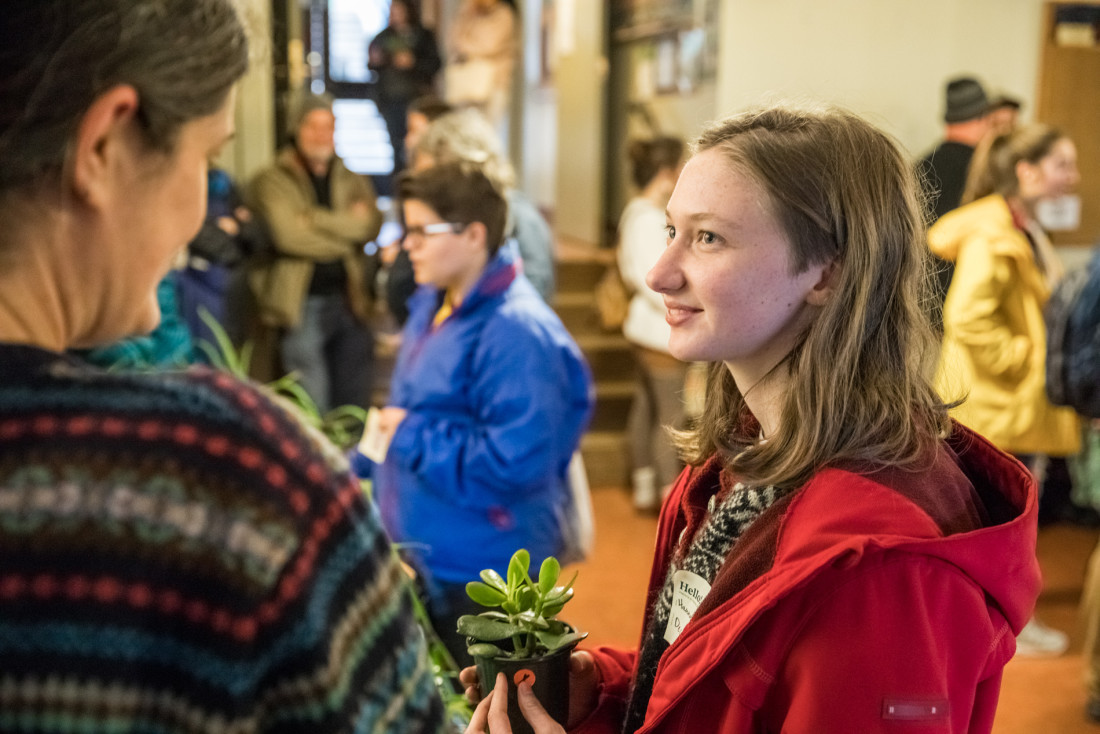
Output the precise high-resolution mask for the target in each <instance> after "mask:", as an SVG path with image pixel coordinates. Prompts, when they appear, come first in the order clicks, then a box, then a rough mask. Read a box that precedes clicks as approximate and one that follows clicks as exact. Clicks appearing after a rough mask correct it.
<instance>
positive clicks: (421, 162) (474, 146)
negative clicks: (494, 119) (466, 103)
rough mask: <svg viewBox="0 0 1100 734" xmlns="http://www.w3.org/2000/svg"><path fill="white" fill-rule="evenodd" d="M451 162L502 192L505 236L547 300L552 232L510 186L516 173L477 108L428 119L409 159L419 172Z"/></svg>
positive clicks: (551, 284) (551, 286) (551, 282)
mask: <svg viewBox="0 0 1100 734" xmlns="http://www.w3.org/2000/svg"><path fill="white" fill-rule="evenodd" d="M456 161H458V162H466V163H470V164H473V165H475V166H477V167H479V168H480V169H481V170H482V172H483V173H484V174H485V175H486V176H488V177H489V179H490V180H491V181H493V183H494V185H495V186H497V187H498V188H499V189H500V190H502V191H504V192H505V194H504V195H505V198H506V199H507V201H508V222H507V224H506V225H505V237H506V238H514V239H515V240H516V244H517V245H518V247H519V254H520V258H521V259H522V262H523V274H524V275H526V276H527V279H528V280H529V281H531V285H533V286H535V290H536V291H538V292H539V295H541V296H542V299H543V300H544V301H546V302H547V303H549V302H550V301H551V300H552V299H553V297H554V234H553V232H551V231H550V225H548V224H547V223H546V219H544V218H543V216H542V214H540V213H539V210H538V208H537V207H535V204H534V202H532V201H531V200H530V199H529V198H527V196H526V195H524V193H523V192H522V191H520V190H519V189H518V188H516V172H515V169H514V168H513V167H512V164H511V162H509V160H508V156H507V155H505V153H504V149H503V146H502V145H501V142H500V137H499V136H498V135H497V134H496V132H495V131H494V130H493V128H492V126H491V125H490V124H489V121H488V120H487V119H486V118H485V116H484V115H482V114H481V113H480V112H478V111H477V110H474V109H461V110H455V111H453V112H450V113H448V114H446V115H443V116H441V117H439V118H437V119H436V120H434V121H433V122H432V124H431V125H429V126H428V129H427V130H425V131H424V132H423V134H422V135H421V136H420V140H418V141H417V144H416V148H415V149H414V150H413V153H412V161H411V163H412V166H413V168H414V169H416V170H423V169H425V168H428V167H430V166H433V165H438V164H441V163H452V162H456Z"/></svg>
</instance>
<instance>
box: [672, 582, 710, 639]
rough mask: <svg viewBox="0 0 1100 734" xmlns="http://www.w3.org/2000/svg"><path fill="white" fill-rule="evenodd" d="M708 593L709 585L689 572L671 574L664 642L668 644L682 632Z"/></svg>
mask: <svg viewBox="0 0 1100 734" xmlns="http://www.w3.org/2000/svg"><path fill="white" fill-rule="evenodd" d="M709 593H710V584H708V583H707V582H706V581H704V580H703V577H702V576H698V575H696V574H694V573H692V572H691V571H684V570H680V571H677V572H675V573H674V574H672V609H671V610H670V611H669V613H668V625H667V626H666V627H665V640H666V641H667V642H668V644H670V645H671V644H672V643H673V642H676V638H677V637H679V636H680V633H681V632H683V631H684V627H686V626H687V623H688V620H690V619H691V616H692V615H693V614H695V610H696V609H698V608H699V605H700V604H701V603H702V602H703V599H705V598H706V597H707V594H709Z"/></svg>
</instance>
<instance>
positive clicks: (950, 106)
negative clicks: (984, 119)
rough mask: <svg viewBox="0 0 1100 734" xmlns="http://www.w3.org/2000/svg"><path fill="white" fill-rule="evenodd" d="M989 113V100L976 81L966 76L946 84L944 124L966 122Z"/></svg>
mask: <svg viewBox="0 0 1100 734" xmlns="http://www.w3.org/2000/svg"><path fill="white" fill-rule="evenodd" d="M988 111H989V98H988V97H986V96H985V89H983V88H982V85H981V83H980V82H979V81H978V80H977V79H973V78H971V77H968V76H964V77H959V78H958V79H952V80H951V81H949V82H948V83H947V107H946V108H945V110H944V113H943V121H944V122H966V121H967V120H973V119H974V118H976V117H981V116H982V115H984V114H985V113H986V112H988Z"/></svg>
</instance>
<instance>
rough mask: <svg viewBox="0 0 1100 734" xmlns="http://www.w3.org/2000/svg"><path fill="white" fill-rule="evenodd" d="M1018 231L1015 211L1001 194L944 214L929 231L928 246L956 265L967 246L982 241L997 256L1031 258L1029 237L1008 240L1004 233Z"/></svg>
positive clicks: (1022, 236)
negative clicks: (1013, 217)
mask: <svg viewBox="0 0 1100 734" xmlns="http://www.w3.org/2000/svg"><path fill="white" fill-rule="evenodd" d="M1013 231H1016V225H1015V223H1014V222H1013V219H1012V210H1010V209H1009V208H1008V203H1007V202H1006V201H1005V199H1004V197H1003V196H1001V195H999V194H993V195H991V196H987V197H985V198H984V199H978V200H977V201H974V202H971V203H970V204H967V205H965V206H961V207H959V208H958V209H954V210H952V211H950V212H948V213H947V214H944V215H943V216H942V217H940V219H939V220H938V221H937V222H936V223H935V224H933V225H932V227H931V229H929V230H928V247H929V249H931V250H932V252H934V253H935V254H936V255H938V256H939V257H941V258H943V259H944V260H950V261H951V262H955V261H956V260H958V259H959V252H960V251H961V249H962V247H963V245H964V244H966V243H967V242H971V241H981V242H982V243H983V246H987V247H992V248H993V249H994V251H995V252H996V254H998V255H1005V256H1010V257H1018V258H1021V259H1025V260H1026V259H1030V258H1031V257H1032V255H1031V250H1030V248H1029V246H1028V243H1027V238H1026V237H1024V235H1023V234H1020V236H1019V237H1005V236H1004V235H1005V232H1013Z"/></svg>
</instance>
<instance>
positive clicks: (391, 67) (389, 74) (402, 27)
mask: <svg viewBox="0 0 1100 734" xmlns="http://www.w3.org/2000/svg"><path fill="white" fill-rule="evenodd" d="M441 66H442V61H441V60H440V58H439V48H438V46H437V45H436V40H435V34H434V33H432V32H431V30H429V29H427V28H425V27H424V26H423V25H421V24H420V17H419V14H418V13H417V9H416V5H415V4H414V3H412V2H410V1H409V0H393V1H392V2H391V3H390V23H389V25H388V26H386V27H385V28H384V29H382V32H381V33H379V34H378V35H377V36H375V37H374V38H373V39H372V40H371V42H370V46H369V47H368V48H367V67H368V68H369V69H371V70H372V71H374V72H376V73H377V74H378V80H377V81H376V82H375V90H376V94H377V97H376V100H377V103H378V112H379V113H380V114H381V115H382V119H383V120H385V121H386V129H387V130H388V131H389V134H390V143H391V144H392V145H393V172H394V174H397V173H400V172H401V171H403V170H405V165H406V160H405V135H406V133H407V132H408V128H407V120H406V115H407V113H408V109H409V103H410V102H412V101H413V100H414V99H416V98H418V97H421V96H423V95H425V94H428V93H430V92H431V91H432V84H433V80H434V79H435V75H436V73H437V72H438V71H439V69H440V67H441Z"/></svg>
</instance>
